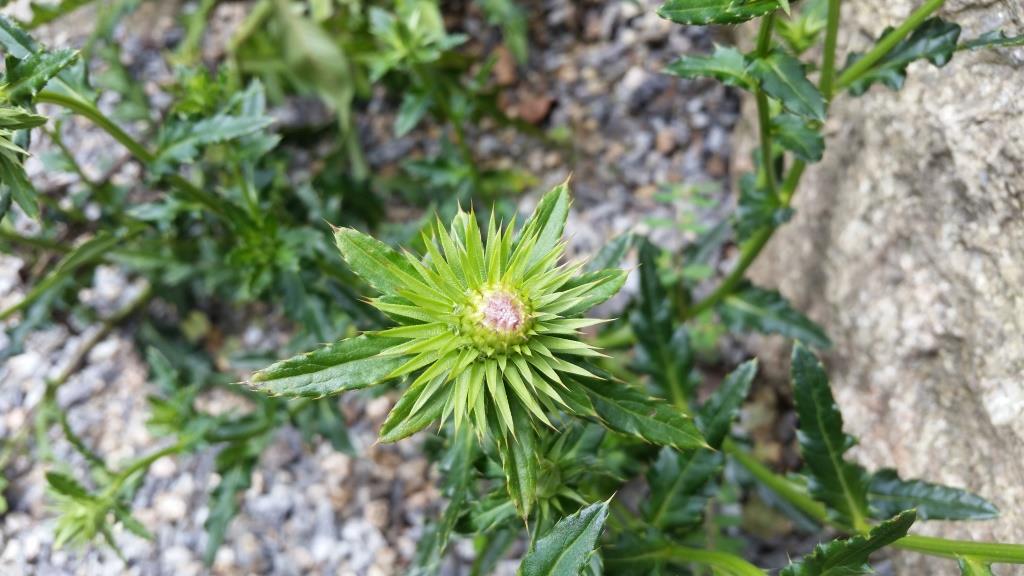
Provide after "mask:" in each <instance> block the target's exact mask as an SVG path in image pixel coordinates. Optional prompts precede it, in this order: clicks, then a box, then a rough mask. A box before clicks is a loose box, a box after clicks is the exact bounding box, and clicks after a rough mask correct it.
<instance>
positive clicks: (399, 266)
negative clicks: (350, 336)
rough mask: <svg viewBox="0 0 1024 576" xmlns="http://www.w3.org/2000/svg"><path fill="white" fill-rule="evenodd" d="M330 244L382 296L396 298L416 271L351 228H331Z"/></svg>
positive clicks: (374, 241)
mask: <svg viewBox="0 0 1024 576" xmlns="http://www.w3.org/2000/svg"><path fill="white" fill-rule="evenodd" d="M334 242H335V244H337V246H338V250H340V251H341V256H342V257H343V258H344V259H345V262H347V263H348V265H349V267H350V268H351V269H352V271H353V272H355V273H356V274H358V275H359V276H360V277H362V278H363V279H364V280H366V281H367V282H368V283H369V284H370V286H372V287H373V288H375V289H376V290H377V291H379V292H381V293H383V294H386V295H396V294H397V293H398V291H399V290H400V289H402V288H405V287H407V286H408V285H409V282H408V279H409V278H415V277H417V276H416V270H415V269H414V268H413V267H412V265H411V264H409V262H408V260H406V259H405V258H403V257H402V255H401V254H399V253H398V252H396V251H395V250H394V249H393V248H391V247H390V246H388V245H387V244H385V243H383V242H381V241H380V240H377V239H376V238H374V237H372V236H369V235H367V234H363V233H362V232H360V231H358V230H353V229H352V228H335V229H334Z"/></svg>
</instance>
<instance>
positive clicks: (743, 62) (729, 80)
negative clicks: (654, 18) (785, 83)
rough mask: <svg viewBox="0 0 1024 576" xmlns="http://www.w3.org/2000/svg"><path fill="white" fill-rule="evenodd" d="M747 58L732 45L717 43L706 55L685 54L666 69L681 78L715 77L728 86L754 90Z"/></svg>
mask: <svg viewBox="0 0 1024 576" xmlns="http://www.w3.org/2000/svg"><path fill="white" fill-rule="evenodd" d="M747 66H748V62H747V58H746V56H744V55H743V53H742V52H740V51H739V50H737V49H736V48H733V47H731V46H722V45H719V44H716V45H715V52H714V53H713V54H710V55H706V56H683V57H682V58H680V59H678V60H676V61H675V62H672V63H671V64H669V65H668V67H667V68H666V69H665V71H666V72H668V73H669V74H674V75H676V76H679V77H680V78H715V79H718V80H720V81H721V82H722V83H723V84H726V85H728V86H736V87H738V88H745V89H747V90H752V89H753V88H754V78H753V77H752V76H751V75H750V73H748V72H747Z"/></svg>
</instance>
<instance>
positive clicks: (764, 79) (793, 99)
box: [747, 51, 825, 121]
mask: <svg viewBox="0 0 1024 576" xmlns="http://www.w3.org/2000/svg"><path fill="white" fill-rule="evenodd" d="M747 70H748V72H749V73H750V75H751V76H753V77H754V78H755V79H757V81H758V83H760V85H761V88H762V89H763V90H764V91H765V92H766V93H767V94H768V95H769V96H771V97H772V98H775V99H776V100H778V101H779V102H780V103H781V104H782V107H783V108H785V109H786V110H789V111H790V112H792V113H794V114H796V115H797V116H802V117H804V118H809V119H811V120H818V121H824V120H825V99H824V98H823V97H822V95H821V92H819V91H818V88H817V87H816V86H815V85H814V84H812V83H811V81H810V80H808V79H807V73H806V72H804V65H803V63H802V62H800V61H799V60H797V59H796V58H794V57H792V56H790V55H789V54H786V53H785V52H779V51H775V52H772V53H771V54H768V55H767V56H763V57H754V58H752V59H751V61H750V66H749V67H748V68H747Z"/></svg>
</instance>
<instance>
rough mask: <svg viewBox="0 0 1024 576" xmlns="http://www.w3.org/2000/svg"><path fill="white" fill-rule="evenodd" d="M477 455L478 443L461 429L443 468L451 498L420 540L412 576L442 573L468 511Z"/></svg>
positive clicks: (467, 429) (451, 441)
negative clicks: (450, 545) (459, 523)
mask: <svg viewBox="0 0 1024 576" xmlns="http://www.w3.org/2000/svg"><path fill="white" fill-rule="evenodd" d="M477 452H478V450H477V443H476V439H475V438H474V437H473V433H472V431H471V429H470V427H469V426H463V427H461V428H459V429H458V430H456V431H455V432H454V434H453V436H452V437H451V438H449V443H448V446H447V449H446V450H445V452H444V456H443V457H442V459H441V465H440V468H441V472H442V475H443V476H442V477H443V478H444V482H443V486H442V487H443V494H444V496H446V497H447V498H448V506H447V507H446V508H445V510H444V513H442V514H441V518H440V519H439V520H438V521H437V522H436V523H433V524H432V525H431V526H430V527H429V528H427V530H426V531H425V534H424V535H423V537H422V538H421V539H420V542H419V545H418V546H417V547H416V559H415V561H414V562H413V568H412V569H411V570H410V575H411V576H420V575H426V574H436V573H437V572H438V571H439V569H440V566H441V559H442V558H443V556H444V551H445V549H446V548H447V547H448V540H449V539H450V537H451V534H452V531H454V529H455V524H456V522H457V521H458V520H459V518H460V517H461V516H462V514H463V512H465V511H467V508H468V506H467V505H468V503H469V497H470V495H471V488H472V485H473V480H474V478H475V475H474V468H473V461H474V460H476V457H477Z"/></svg>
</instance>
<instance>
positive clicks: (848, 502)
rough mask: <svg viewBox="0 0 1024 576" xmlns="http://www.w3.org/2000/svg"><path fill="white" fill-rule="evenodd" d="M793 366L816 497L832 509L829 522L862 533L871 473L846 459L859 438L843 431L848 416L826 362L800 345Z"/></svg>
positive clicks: (803, 451) (803, 448) (803, 442)
mask: <svg viewBox="0 0 1024 576" xmlns="http://www.w3.org/2000/svg"><path fill="white" fill-rule="evenodd" d="M791 362H792V365H791V372H792V377H793V396H794V399H795V400H796V411H797V415H798V416H799V418H800V424H799V430H798V434H797V438H798V440H799V441H800V452H801V454H803V457H804V462H805V464H806V467H807V472H808V476H809V478H808V488H809V490H810V493H811V496H813V497H814V498H815V499H816V500H818V501H819V502H822V503H824V504H825V505H826V506H827V507H828V509H829V517H830V518H832V519H834V520H835V521H837V522H839V523H840V524H842V525H844V526H848V527H851V528H854V529H856V530H861V529H863V528H864V527H866V526H867V520H866V518H867V516H868V507H867V482H868V478H867V473H866V472H865V471H864V469H863V468H861V467H860V466H857V465H856V464H852V463H849V462H847V461H846V460H844V458H843V455H844V454H845V453H846V451H847V450H849V449H850V448H851V447H853V445H854V444H856V440H855V439H854V438H853V437H852V436H849V435H848V434H846V433H844V432H843V417H842V415H841V414H840V413H839V408H838V407H837V406H836V402H835V399H834V398H833V397H832V390H831V388H830V387H829V383H828V376H827V375H826V374H825V368H824V367H823V366H822V365H821V362H819V361H818V359H817V358H816V357H815V356H814V354H812V353H811V351H810V350H808V349H807V348H805V347H804V346H803V345H802V344H800V343H799V342H798V343H797V344H796V345H795V346H794V347H793V356H792V361H791Z"/></svg>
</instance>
